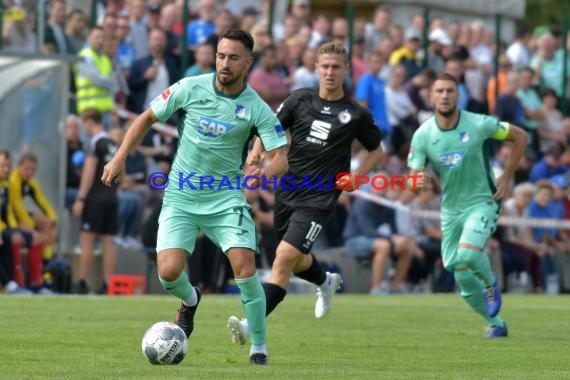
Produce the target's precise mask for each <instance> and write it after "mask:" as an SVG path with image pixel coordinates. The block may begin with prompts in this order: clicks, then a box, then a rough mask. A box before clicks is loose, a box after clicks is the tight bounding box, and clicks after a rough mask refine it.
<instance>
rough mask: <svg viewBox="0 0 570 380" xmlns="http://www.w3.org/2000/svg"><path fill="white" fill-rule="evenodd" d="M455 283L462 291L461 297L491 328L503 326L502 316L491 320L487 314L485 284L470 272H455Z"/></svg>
mask: <svg viewBox="0 0 570 380" xmlns="http://www.w3.org/2000/svg"><path fill="white" fill-rule="evenodd" d="M454 275H455V281H457V284H458V285H459V288H460V289H461V296H462V297H463V299H464V300H465V302H467V304H468V305H469V306H471V308H472V309H473V310H474V311H475V312H476V313H477V314H479V315H481V316H482V317H483V318H485V320H486V321H487V323H488V324H489V326H502V325H503V320H502V319H501V317H500V316H498V315H497V316H496V317H493V318H490V317H489V315H488V314H487V302H486V301H485V295H484V294H483V284H482V283H481V281H479V279H478V278H477V277H476V276H475V274H473V273H472V272H470V271H462V272H459V271H457V272H454Z"/></svg>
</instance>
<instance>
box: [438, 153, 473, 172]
mask: <svg viewBox="0 0 570 380" xmlns="http://www.w3.org/2000/svg"><path fill="white" fill-rule="evenodd" d="M465 152H466V151H465V150H459V151H456V152H448V153H442V154H440V155H439V156H438V158H439V163H440V164H441V166H443V167H445V168H450V169H453V168H456V167H458V166H459V164H460V163H461V161H462V160H463V157H464V156H465Z"/></svg>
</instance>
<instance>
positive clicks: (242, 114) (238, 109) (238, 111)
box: [236, 104, 245, 119]
mask: <svg viewBox="0 0 570 380" xmlns="http://www.w3.org/2000/svg"><path fill="white" fill-rule="evenodd" d="M236 116H237V117H240V118H242V119H243V118H244V117H245V106H242V105H241V104H236Z"/></svg>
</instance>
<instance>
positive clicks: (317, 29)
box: [309, 13, 331, 49]
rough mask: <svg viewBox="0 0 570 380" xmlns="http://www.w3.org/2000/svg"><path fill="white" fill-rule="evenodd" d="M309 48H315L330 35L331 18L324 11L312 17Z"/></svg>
mask: <svg viewBox="0 0 570 380" xmlns="http://www.w3.org/2000/svg"><path fill="white" fill-rule="evenodd" d="M312 27H313V28H312V30H311V40H310V41H309V48H311V49H317V48H318V47H319V45H320V44H321V43H323V42H324V41H325V40H326V39H328V38H329V37H330V33H331V19H330V18H329V16H327V15H326V14H324V13H319V14H317V15H316V16H315V18H314V19H313V24H312Z"/></svg>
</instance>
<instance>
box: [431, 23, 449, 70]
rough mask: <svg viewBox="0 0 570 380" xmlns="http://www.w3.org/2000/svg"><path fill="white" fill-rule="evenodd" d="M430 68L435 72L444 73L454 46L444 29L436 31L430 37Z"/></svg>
mask: <svg viewBox="0 0 570 380" xmlns="http://www.w3.org/2000/svg"><path fill="white" fill-rule="evenodd" d="M428 40H429V48H428V67H429V68H430V69H432V70H433V71H435V72H441V71H443V68H444V67H445V61H446V60H447V59H446V58H448V56H449V53H451V49H452V46H453V41H452V40H451V38H450V37H449V35H448V34H447V32H446V31H445V30H444V29H434V30H432V31H431V32H430V34H429V36H428Z"/></svg>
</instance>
